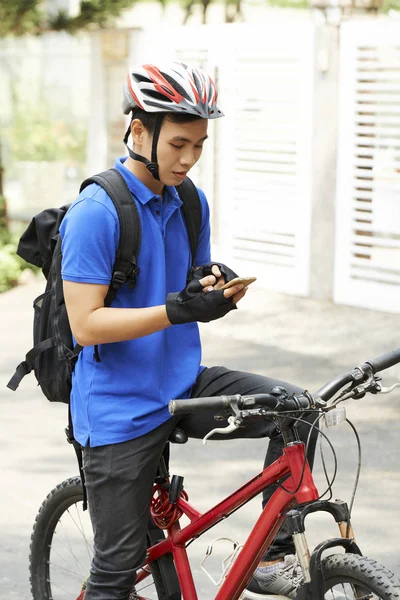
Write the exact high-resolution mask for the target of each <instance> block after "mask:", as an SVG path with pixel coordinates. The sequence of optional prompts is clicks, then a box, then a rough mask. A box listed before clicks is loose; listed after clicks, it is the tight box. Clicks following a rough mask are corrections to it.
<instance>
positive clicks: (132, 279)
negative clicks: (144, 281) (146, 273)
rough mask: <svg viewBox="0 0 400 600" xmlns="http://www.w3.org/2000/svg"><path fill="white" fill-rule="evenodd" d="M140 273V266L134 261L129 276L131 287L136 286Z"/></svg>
mask: <svg viewBox="0 0 400 600" xmlns="http://www.w3.org/2000/svg"><path fill="white" fill-rule="evenodd" d="M139 273H140V269H139V267H138V266H137V265H135V263H133V269H132V271H131V273H130V274H129V277H128V282H129V283H128V287H129V288H133V287H134V286H135V283H136V277H137V276H138V275H139Z"/></svg>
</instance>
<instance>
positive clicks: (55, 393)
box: [7, 169, 201, 403]
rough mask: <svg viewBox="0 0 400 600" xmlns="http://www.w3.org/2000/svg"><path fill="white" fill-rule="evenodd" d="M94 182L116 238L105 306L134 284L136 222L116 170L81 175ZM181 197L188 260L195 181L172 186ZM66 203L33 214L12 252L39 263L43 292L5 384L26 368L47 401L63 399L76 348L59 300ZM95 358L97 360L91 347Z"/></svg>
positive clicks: (195, 222) (196, 209) (13, 383)
mask: <svg viewBox="0 0 400 600" xmlns="http://www.w3.org/2000/svg"><path fill="white" fill-rule="evenodd" d="M91 183H97V184H98V185H100V186H101V187H102V188H103V189H104V190H105V191H106V192H107V194H108V196H109V197H110V198H111V200H112V201H113V203H114V205H115V208H116V210H117V214H118V218H119V223H120V239H119V244H118V249H117V253H116V259H115V263H114V268H113V275H112V280H111V283H110V287H109V290H108V293H107V296H106V298H105V302H104V304H105V306H110V304H111V302H112V301H113V299H114V298H115V296H116V294H117V292H118V290H119V288H120V287H121V286H122V285H124V284H125V283H128V286H129V287H134V285H135V281H136V277H137V276H138V275H139V268H138V266H137V257H138V254H139V249H140V242H141V223H140V217H139V213H138V209H137V206H136V202H135V201H134V200H133V197H132V194H131V192H130V191H129V189H128V186H127V184H126V182H125V180H124V178H123V177H122V175H121V174H120V173H119V171H117V170H116V169H109V170H108V171H104V172H103V173H100V174H98V175H95V176H94V177H91V178H89V179H86V180H85V181H84V182H83V183H82V185H81V188H80V191H82V190H83V189H84V188H85V187H87V186H88V185H90V184H91ZM176 189H177V191H178V194H179V197H180V199H181V200H182V202H183V206H182V209H183V214H184V217H185V221H186V226H187V230H188V235H189V241H190V248H191V255H192V260H193V261H194V258H195V255H196V248H197V242H198V237H199V233H200V225H201V205H200V199H199V195H198V192H197V189H196V186H195V185H194V184H193V182H192V181H191V180H190V179H189V178H186V179H185V180H184V181H183V182H182V183H181V184H180V185H179V186H178V187H177V188H176ZM69 206H70V205H66V206H62V207H61V208H51V209H47V210H44V211H42V212H41V213H39V214H38V215H36V216H35V217H34V218H33V219H32V221H31V223H30V224H29V226H28V228H27V229H26V231H25V232H24V233H23V235H22V236H21V239H20V241H19V245H18V249H17V254H18V255H19V256H21V257H22V258H23V259H24V260H26V261H27V262H29V263H32V264H34V265H36V266H38V267H41V268H42V272H43V274H44V276H45V277H46V279H47V284H46V289H45V291H44V293H43V294H41V295H40V296H39V297H38V298H36V299H35V300H34V303H33V307H34V322H33V348H32V349H31V350H30V351H29V352H28V353H27V355H26V357H25V360H24V361H23V362H21V363H20V364H19V365H18V367H17V369H16V371H15V373H14V375H13V377H12V378H11V379H10V381H9V382H8V384H7V387H8V388H10V389H11V390H13V391H15V390H16V389H17V387H18V386H19V384H20V382H21V380H22V379H23V377H25V375H27V374H28V373H30V372H31V371H32V370H34V372H35V376H36V379H37V381H38V383H39V385H40V387H41V389H42V392H43V393H44V395H45V396H46V398H47V399H48V400H50V401H51V402H65V403H69V397H70V392H71V380H72V371H73V368H74V365H75V362H76V360H77V357H78V354H79V352H80V351H81V350H82V347H81V346H79V345H76V346H75V347H74V344H73V341H72V333H71V329H70V325H69V321H68V316H67V311H66V307H65V302H64V294H63V286H62V279H61V259H62V255H61V236H60V233H59V227H60V224H61V221H62V220H63V218H64V216H65V214H66V212H67V210H68V208H69ZM94 356H95V359H96V360H97V361H100V356H99V353H98V348H97V346H95V355H94Z"/></svg>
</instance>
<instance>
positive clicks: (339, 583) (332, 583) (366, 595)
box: [323, 554, 400, 600]
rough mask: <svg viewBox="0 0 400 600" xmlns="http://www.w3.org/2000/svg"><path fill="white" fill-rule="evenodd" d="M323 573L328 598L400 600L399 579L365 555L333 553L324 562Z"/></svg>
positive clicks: (337, 599) (342, 599)
mask: <svg viewBox="0 0 400 600" xmlns="http://www.w3.org/2000/svg"><path fill="white" fill-rule="evenodd" d="M323 573H324V578H325V598H326V599H329V600H400V580H399V579H398V578H397V577H395V576H394V575H393V573H391V571H389V570H388V569H386V568H385V567H383V566H382V565H380V564H379V563H378V562H376V561H375V560H372V559H371V558H367V557H366V556H358V555H356V554H332V555H331V556H328V557H327V558H326V559H324V561H323Z"/></svg>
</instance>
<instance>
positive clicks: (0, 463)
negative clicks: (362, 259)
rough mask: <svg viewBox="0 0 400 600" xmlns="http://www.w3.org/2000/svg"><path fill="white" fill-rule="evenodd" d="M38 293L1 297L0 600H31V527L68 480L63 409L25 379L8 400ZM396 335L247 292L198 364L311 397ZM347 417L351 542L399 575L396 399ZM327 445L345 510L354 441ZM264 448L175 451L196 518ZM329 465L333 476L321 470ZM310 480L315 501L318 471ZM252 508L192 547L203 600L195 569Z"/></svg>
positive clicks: (382, 321)
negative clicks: (297, 388)
mask: <svg viewBox="0 0 400 600" xmlns="http://www.w3.org/2000/svg"><path fill="white" fill-rule="evenodd" d="M41 290H42V283H41V282H40V281H39V282H38V281H32V280H31V281H30V282H29V283H27V284H26V285H23V286H19V287H18V288H16V289H14V290H12V291H10V292H8V293H6V294H2V295H0V314H1V330H0V331H1V341H2V344H1V347H0V401H1V407H2V434H1V438H0V448H1V451H2V452H1V454H0V469H1V473H2V483H3V486H2V494H1V505H0V532H1V535H0V600H30V598H31V596H30V591H29V582H28V554H29V539H30V534H31V529H32V523H33V520H34V518H35V515H36V512H37V510H38V507H39V506H40V504H41V502H42V500H43V498H44V497H45V495H46V494H47V493H48V492H49V491H50V489H52V487H54V485H56V484H57V483H58V482H60V481H62V480H63V479H65V478H66V477H69V476H71V475H74V474H76V472H77V469H76V465H75V457H74V454H73V452H72V450H71V447H70V446H69V445H68V444H66V443H65V442H64V436H63V430H64V427H65V420H66V414H65V407H63V406H57V405H52V404H50V403H48V402H47V401H46V400H45V399H43V398H42V397H41V395H40V392H39V390H38V388H37V387H36V386H35V381H34V377H33V376H31V377H30V378H26V380H25V381H24V382H23V383H22V385H21V387H20V389H19V390H18V392H17V393H15V394H13V393H12V392H10V391H9V390H7V389H6V388H5V384H6V382H7V380H8V378H9V376H10V374H11V373H12V372H13V370H14V367H15V366H16V364H17V363H18V362H19V361H20V360H21V359H22V358H23V356H24V354H25V352H26V350H27V349H29V348H30V345H31V320H32V310H31V306H32V300H33V298H34V297H35V295H38V294H39V293H40V292H41ZM399 331H400V315H391V314H385V313H380V312H377V311H366V310H361V309H357V308H350V307H343V306H334V305H332V304H331V303H320V302H314V301H311V300H308V299H299V298H291V297H287V296H283V295H280V294H275V293H272V292H266V291H261V290H258V289H257V288H254V289H251V290H250V291H249V293H248V296H247V297H246V298H245V300H244V301H243V302H242V307H241V310H238V311H235V312H234V313H231V314H230V315H229V316H228V317H227V318H226V319H225V320H222V321H220V322H216V323H211V324H207V325H204V326H202V339H203V345H204V360H203V362H204V364H207V365H212V364H225V365H226V366H228V367H231V368H238V369H243V370H252V371H255V372H258V373H261V374H269V375H272V376H276V377H280V378H281V379H283V380H286V381H291V382H295V383H297V384H299V385H301V386H304V387H306V388H308V389H310V390H315V389H317V388H318V387H319V386H320V385H322V384H323V383H325V382H326V381H328V380H329V379H331V378H333V377H334V376H335V375H337V374H340V373H342V372H344V371H347V370H349V368H351V367H352V366H354V365H356V364H358V363H360V362H361V361H363V360H364V359H367V358H373V357H375V356H377V355H379V354H380V353H383V352H385V351H388V350H391V349H393V348H394V347H396V346H398V345H399V333H398V332H399ZM396 379H397V380H398V381H400V369H399V368H393V369H391V371H390V372H388V375H387V378H386V381H387V382H394V381H395V380H396ZM347 411H348V416H349V417H350V418H351V420H352V421H353V422H354V424H355V425H356V426H357V429H358V431H359V434H360V437H361V443H362V447H363V469H362V475H361V480H360V485H359V490H358V494H357V496H356V501H355V505H354V512H353V524H354V529H355V533H356V536H357V541H358V543H359V544H360V546H361V549H362V550H363V552H364V553H365V554H367V555H370V556H373V557H374V558H376V559H378V560H380V561H381V562H383V563H384V564H386V565H387V566H389V567H390V568H392V570H394V571H396V572H397V573H398V574H400V552H399V541H398V540H399V533H400V513H399V511H398V500H397V498H398V497H399V496H400V477H399V434H400V425H399V423H400V394H399V393H398V392H397V393H393V394H391V395H390V396H381V397H378V398H375V397H370V398H368V399H364V400H362V401H358V402H353V403H351V404H350V403H348V404H347ZM330 437H331V439H332V441H333V443H334V446H335V449H336V452H337V455H338V461H339V474H338V478H337V483H336V484H335V487H334V490H335V492H334V496H335V497H341V498H343V499H345V500H347V501H349V500H350V496H351V490H352V486H353V482H354V477H355V470H356V466H357V455H356V443H355V440H354V436H353V434H352V433H351V430H350V428H348V427H347V426H342V427H341V428H338V429H336V430H332V433H330ZM265 446H266V443H265V441H264V440H256V441H237V442H213V443H211V442H210V443H209V444H208V445H207V446H206V447H203V446H202V445H201V443H200V442H199V441H190V442H189V443H188V444H186V445H185V446H183V447H174V448H173V459H172V472H174V473H178V474H180V475H184V476H185V485H186V488H187V490H188V492H189V494H190V499H191V501H193V503H194V504H195V505H196V506H197V508H199V509H200V510H201V509H206V508H208V507H209V506H210V505H212V504H213V503H215V502H217V501H218V500H219V499H221V498H222V497H223V496H225V495H227V494H228V493H230V492H231V491H233V490H234V489H235V488H237V487H238V486H240V485H241V484H242V483H244V482H245V481H246V480H247V479H249V478H250V477H251V476H252V475H254V474H255V473H257V472H258V470H259V469H260V468H261V465H262V461H263V456H264V451H265ZM327 455H328V453H327ZM328 465H332V461H331V460H329V459H328ZM315 473H316V479H317V482H318V484H319V488H320V490H322V489H323V488H324V480H323V475H322V469H321V465H320V461H319V460H318V461H317V465H316V468H315ZM199 474H201V475H200V477H199ZM259 507H260V503H259V499H256V500H254V501H253V502H252V503H250V504H249V505H248V506H247V507H245V509H243V510H242V511H240V512H238V513H236V514H235V515H233V516H232V517H231V518H230V519H229V520H228V521H227V522H225V523H224V524H223V525H220V526H218V528H217V529H216V530H214V531H213V533H211V532H210V533H208V534H206V535H205V536H203V537H202V538H201V539H200V540H198V541H197V542H196V543H195V544H193V545H192V546H191V548H190V553H191V559H192V562H193V567H194V568H195V571H196V580H198V587H199V590H200V591H199V599H200V600H210V598H212V597H213V596H214V595H215V593H213V591H212V589H213V586H212V585H211V584H208V583H207V579H206V578H205V577H204V576H203V575H200V569H199V563H200V561H201V558H202V557H203V555H204V552H205V550H206V547H207V544H208V543H210V541H211V540H212V539H214V538H216V537H219V536H222V535H228V536H230V537H232V538H233V539H237V540H238V541H242V540H243V539H244V537H245V534H246V532H247V531H248V530H249V528H250V527H251V525H252V524H253V523H254V521H255V519H256V516H257V514H258V512H259ZM308 525H309V529H310V540H311V542H312V543H317V542H318V541H320V540H321V539H322V538H325V537H331V536H334V535H336V528H335V527H334V526H333V525H332V523H331V521H330V519H329V518H328V517H323V519H322V520H321V517H309V523H308ZM322 529H323V534H322V533H321V532H322ZM321 536H322V537H321ZM72 600H74V599H72Z"/></svg>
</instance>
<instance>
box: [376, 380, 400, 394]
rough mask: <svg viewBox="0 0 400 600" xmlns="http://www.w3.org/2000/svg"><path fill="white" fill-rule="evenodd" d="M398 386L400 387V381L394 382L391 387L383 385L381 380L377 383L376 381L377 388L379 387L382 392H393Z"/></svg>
mask: <svg viewBox="0 0 400 600" xmlns="http://www.w3.org/2000/svg"><path fill="white" fill-rule="evenodd" d="M398 387H400V383H394V384H393V385H391V386H390V387H385V386H383V385H382V384H381V383H379V382H377V383H376V388H377V391H378V392H379V393H380V394H390V392H393V390H394V389H395V388H398Z"/></svg>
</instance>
